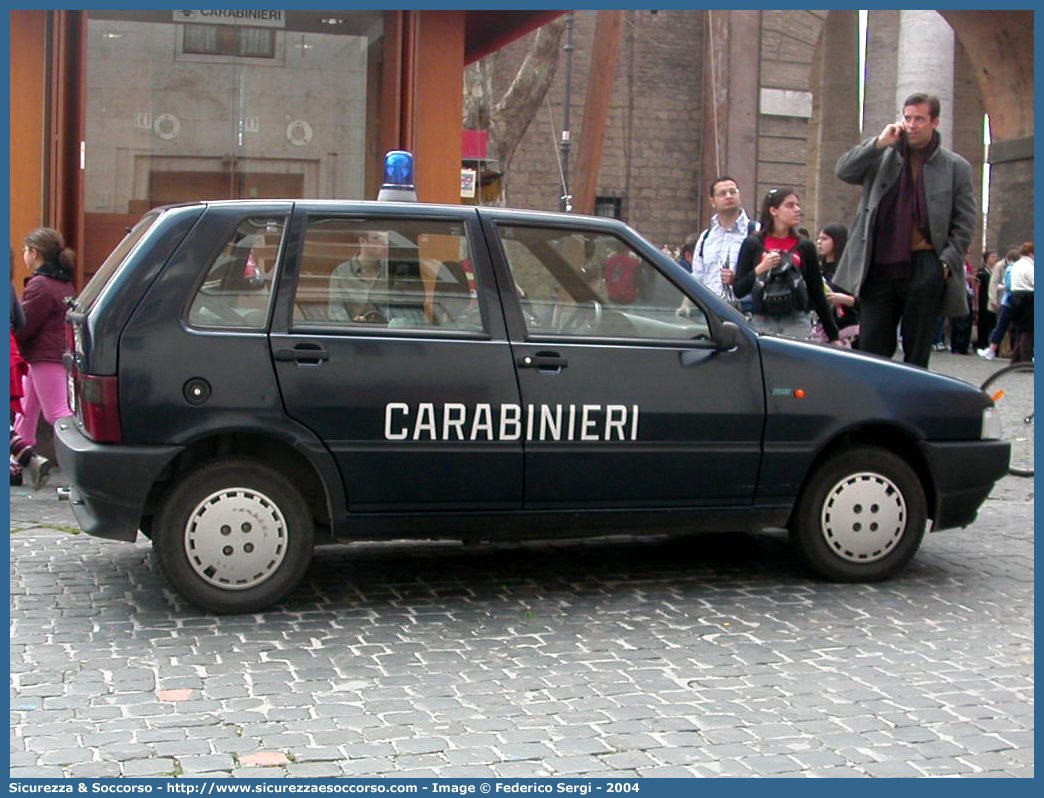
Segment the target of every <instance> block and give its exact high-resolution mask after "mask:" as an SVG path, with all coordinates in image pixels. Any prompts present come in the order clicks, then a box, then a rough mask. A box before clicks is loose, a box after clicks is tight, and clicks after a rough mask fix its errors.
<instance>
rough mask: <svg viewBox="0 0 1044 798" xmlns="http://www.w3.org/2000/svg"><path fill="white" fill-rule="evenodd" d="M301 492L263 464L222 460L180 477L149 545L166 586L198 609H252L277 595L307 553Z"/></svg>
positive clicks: (307, 523)
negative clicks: (151, 543)
mask: <svg viewBox="0 0 1044 798" xmlns="http://www.w3.org/2000/svg"><path fill="white" fill-rule="evenodd" d="M312 537H313V522H312V517H311V514H310V513H309V511H308V506H307V504H306V503H305V500H304V499H303V498H302V496H301V493H300V491H298V490H297V488H295V487H294V485H293V484H292V483H291V482H290V481H289V480H288V479H287V478H286V477H285V476H283V475H282V474H280V473H279V472H278V471H275V470H274V469H272V468H270V467H268V466H266V465H264V464H263V463H260V462H257V461H254V460H247V459H239V458H234V459H224V460H217V461H214V462H211V463H207V464H204V465H202V466H200V467H198V468H196V469H195V470H193V471H190V472H188V473H187V474H185V475H184V476H183V477H182V478H181V479H180V480H179V481H178V482H177V483H176V484H175V485H174V486H173V488H172V489H171V490H170V492H169V493H168V494H167V497H166V499H165V501H164V502H163V505H162V507H161V508H160V511H159V513H158V514H157V516H156V519H155V523H154V526H153V536H152V542H153V546H154V547H155V549H156V552H157V554H158V556H159V561H160V564H161V566H162V568H163V572H164V573H165V574H166V576H167V579H168V580H169V581H170V583H171V585H172V586H173V587H174V589H175V590H177V592H178V593H180V594H181V595H182V596H184V597H185V598H186V599H188V600H189V601H191V602H192V603H193V604H196V605H198V606H200V607H203V608H204V609H207V610H211V611H213V612H218V613H235V612H253V611H256V610H259V609H262V608H263V607H266V606H268V605H269V604H272V603H274V602H276V601H278V600H279V599H281V598H283V597H284V596H285V595H286V594H287V593H289V592H290V591H291V590H292V589H293V588H294V586H295V585H296V584H297V583H298V582H299V581H300V580H301V577H302V576H304V573H305V570H306V569H307V568H308V563H309V561H310V560H311V556H312Z"/></svg>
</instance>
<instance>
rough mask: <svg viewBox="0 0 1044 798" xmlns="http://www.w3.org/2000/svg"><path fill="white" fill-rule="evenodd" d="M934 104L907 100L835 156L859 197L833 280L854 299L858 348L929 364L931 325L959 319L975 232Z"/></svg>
mask: <svg viewBox="0 0 1044 798" xmlns="http://www.w3.org/2000/svg"><path fill="white" fill-rule="evenodd" d="M938 127H939V98H938V97H933V96H931V95H929V94H914V95H912V96H910V97H908V98H907V100H906V102H904V103H903V113H902V116H901V118H900V119H899V120H898V121H897V122H893V123H891V124H888V125H885V127H884V130H882V131H881V133H880V134H879V135H878V136H877V137H876V138H869V139H867V140H866V141H864V142H862V143H861V144H858V145H856V146H855V147H853V148H852V149H851V150H849V151H848V152H847V153H845V154H844V155H842V156H841V158H840V159H839V160H838V162H837V176H838V177H839V178H841V179H842V180H844V181H845V182H846V183H855V184H862V186H863V195H862V201H861V202H860V203H859V210H858V211H857V212H856V217H855V221H854V222H853V224H852V228H851V233H850V235H849V239H848V245H847V246H846V247H845V251H844V253H843V254H842V256H841V260H840V262H839V263H838V267H837V272H836V274H835V275H834V282H835V283H836V284H837V285H839V286H840V287H842V288H844V289H847V290H848V292H849V293H852V294H854V295H856V296H858V297H859V307H860V310H859V313H860V319H859V348H860V349H861V350H863V351H866V352H872V353H874V354H878V355H884V356H885V357H892V355H893V354H894V353H895V348H896V328H897V327H898V328H899V333H900V334H901V336H902V339H903V360H905V361H906V362H907V363H912V364H914V365H918V366H924V367H927V366H928V358H929V356H930V355H931V351H932V338H933V336H934V328H935V320H936V318H937V317H938V316H940V315H945V316H966V315H967V314H968V298H967V293H966V291H965V284H964V259H965V257H966V256H967V253H968V245H969V244H970V243H971V237H972V231H973V230H974V229H975V214H976V203H975V192H974V189H973V187H972V175H971V166H970V165H969V164H968V162H967V161H966V160H964V158H962V157H961V156H959V155H957V154H956V153H954V152H951V151H950V150H948V149H946V148H945V147H943V146H942V145H941V140H940V137H939V132H938V130H937V128H938Z"/></svg>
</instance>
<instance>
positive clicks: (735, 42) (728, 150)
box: [700, 11, 761, 227]
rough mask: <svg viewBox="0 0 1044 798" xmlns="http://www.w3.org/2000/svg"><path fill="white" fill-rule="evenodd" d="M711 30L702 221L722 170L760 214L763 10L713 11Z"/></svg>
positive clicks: (754, 212) (747, 204) (752, 211)
mask: <svg viewBox="0 0 1044 798" xmlns="http://www.w3.org/2000/svg"><path fill="white" fill-rule="evenodd" d="M706 31H707V33H706V47H705V62H704V76H705V83H704V97H705V98H706V100H705V106H704V114H703V131H704V136H703V140H704V146H703V157H702V163H701V172H702V175H703V181H702V182H703V185H701V186H700V194H701V197H700V224H701V226H702V227H706V226H707V223H708V222H709V221H710V215H711V214H710V209H709V203H708V200H707V196H706V193H705V192H706V190H707V186H708V185H709V184H710V181H711V180H713V179H714V178H715V177H717V176H718V175H721V174H728V175H731V176H732V177H734V178H735V179H736V183H737V185H738V186H739V189H740V193H741V194H742V196H743V204H744V207H745V208H746V209H747V213H748V214H750V215H751V216H752V217H753V216H756V215H757V205H758V196H757V174H756V173H757V162H758V158H757V145H758V82H759V60H758V59H759V53H760V49H761V48H760V44H761V12H759V11H708V12H707V27H706Z"/></svg>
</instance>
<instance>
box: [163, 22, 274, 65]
mask: <svg viewBox="0 0 1044 798" xmlns="http://www.w3.org/2000/svg"><path fill="white" fill-rule="evenodd" d="M181 49H182V50H183V51H184V52H186V53H197V54H200V55H233V56H240V57H244V58H275V31H274V30H269V29H267V28H239V27H233V26H227V25H192V24H186V25H185V35H184V38H183V40H182V48H181Z"/></svg>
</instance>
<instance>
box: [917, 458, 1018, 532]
mask: <svg viewBox="0 0 1044 798" xmlns="http://www.w3.org/2000/svg"><path fill="white" fill-rule="evenodd" d="M921 451H922V453H923V454H924V458H925V460H926V461H927V463H928V468H929V470H930V472H931V475H932V481H933V484H934V487H935V495H934V513H933V515H932V519H933V522H932V531H933V532H937V531H938V530H940V529H950V528H952V527H961V526H968V524H970V523H972V522H973V521H974V520H975V517H976V515H977V514H978V512H979V507H980V506H982V503H983V502H984V501H986V497H987V496H989V495H990V491H991V490H993V485H994V483H995V482H996V481H997V480H998V479H1000V478H1001V477H1003V476H1004V475H1005V474H1007V473H1008V463H1009V461H1010V460H1011V446H1010V445H1009V444H1008V442H1007V441H1000V440H987V441H960V442H953V443H932V442H924V443H922V444H921Z"/></svg>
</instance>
